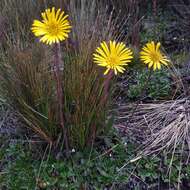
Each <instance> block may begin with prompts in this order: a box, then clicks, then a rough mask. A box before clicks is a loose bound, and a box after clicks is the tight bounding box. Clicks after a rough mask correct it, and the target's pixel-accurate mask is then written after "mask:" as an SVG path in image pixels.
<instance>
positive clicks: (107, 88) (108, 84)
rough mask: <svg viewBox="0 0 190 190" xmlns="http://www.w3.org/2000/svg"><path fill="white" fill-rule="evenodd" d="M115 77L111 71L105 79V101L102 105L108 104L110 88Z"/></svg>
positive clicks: (103, 100)
mask: <svg viewBox="0 0 190 190" xmlns="http://www.w3.org/2000/svg"><path fill="white" fill-rule="evenodd" d="M112 77H113V71H112V70H111V71H110V72H109V73H108V75H107V76H106V78H105V81H104V84H103V86H104V94H103V99H102V104H104V103H106V101H107V99H108V95H109V86H110V81H111V79H112Z"/></svg>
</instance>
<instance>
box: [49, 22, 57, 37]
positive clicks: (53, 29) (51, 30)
mask: <svg viewBox="0 0 190 190" xmlns="http://www.w3.org/2000/svg"><path fill="white" fill-rule="evenodd" d="M47 30H48V33H49V34H50V35H52V36H57V35H58V33H59V25H58V24H57V23H50V24H49V26H48V28H47Z"/></svg>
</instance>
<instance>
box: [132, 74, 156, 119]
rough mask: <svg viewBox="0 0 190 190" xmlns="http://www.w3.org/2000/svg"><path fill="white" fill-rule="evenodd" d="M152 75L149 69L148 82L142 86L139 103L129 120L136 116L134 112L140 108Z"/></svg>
mask: <svg viewBox="0 0 190 190" xmlns="http://www.w3.org/2000/svg"><path fill="white" fill-rule="evenodd" d="M151 75H152V70H149V73H148V77H147V80H146V83H145V84H144V86H143V88H142V91H141V95H140V99H139V100H138V101H137V104H136V106H135V108H134V109H133V110H132V113H131V116H130V118H129V122H130V120H131V119H132V118H133V116H134V114H135V111H136V110H137V108H138V106H139V104H140V102H141V101H142V100H143V99H144V94H145V92H146V88H147V87H148V84H149V81H150V78H151Z"/></svg>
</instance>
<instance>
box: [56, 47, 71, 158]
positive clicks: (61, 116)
mask: <svg viewBox="0 0 190 190" xmlns="http://www.w3.org/2000/svg"><path fill="white" fill-rule="evenodd" d="M54 53H55V55H54V68H53V71H54V77H55V81H56V85H57V86H56V91H57V101H58V104H59V105H58V111H59V119H60V125H61V128H62V129H63V135H64V143H65V148H66V154H68V153H69V143H68V135H67V128H66V127H65V120H64V113H63V105H64V100H63V98H64V96H63V89H62V85H61V70H60V60H61V58H60V44H59V43H56V44H55V51H54Z"/></svg>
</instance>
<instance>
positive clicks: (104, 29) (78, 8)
mask: <svg viewBox="0 0 190 190" xmlns="http://www.w3.org/2000/svg"><path fill="white" fill-rule="evenodd" d="M22 1H23V4H22ZM16 2H17V3H18V5H19V6H20V7H19V8H18V9H17V8H15V9H14V10H13V12H12V13H11V8H13V7H12V6H13V5H12V4H11V1H6V2H4V4H1V6H2V5H3V6H4V11H3V16H4V17H5V18H9V14H11V16H12V20H10V21H9V22H8V24H9V27H8V28H7V29H8V30H7V31H8V32H7V48H6V50H5V51H2V52H1V54H2V56H1V60H0V61H1V71H2V72H1V74H0V77H1V79H2V80H1V85H2V86H3V88H2V89H4V91H3V92H2V94H4V97H5V98H6V100H7V101H8V103H9V104H11V105H12V106H13V107H14V108H15V109H17V111H18V112H19V113H20V115H21V116H22V118H23V120H24V122H25V124H26V126H27V127H29V128H30V129H32V130H33V131H34V132H35V133H36V134H37V135H38V136H39V137H40V138H42V139H43V140H45V141H46V142H48V143H50V144H53V145H55V146H56V145H58V144H60V143H62V139H63V138H62V137H63V132H62V131H61V129H60V126H59V117H58V111H57V105H58V103H57V102H56V98H55V96H56V95H55V91H56V84H55V83H54V82H53V80H52V78H53V76H52V75H53V72H52V71H53V70H52V69H54V68H53V67H52V51H51V48H46V47H45V46H44V45H37V43H32V41H33V37H32V36H31V32H30V27H31V24H32V20H33V19H36V18H38V17H39V16H40V12H42V11H44V7H46V6H48V7H49V6H55V7H58V8H59V6H64V2H63V4H61V5H60V2H58V1H55V2H54V3H52V2H49V1H45V3H43V2H41V1H32V2H30V3H29V4H27V3H26V2H25V1H24V0H16ZM18 5H15V6H16V7H17V6H18ZM25 6H26V9H25ZM21 7H22V8H21ZM35 8H37V9H36V10H35ZM28 9H29V10H28ZM65 9H66V10H67V11H66V12H67V13H68V14H69V19H70V21H71V25H72V33H71V34H70V35H69V39H68V40H67V41H65V42H64V43H63V44H61V48H62V51H61V52H60V57H61V58H62V60H61V63H60V65H61V66H60V67H61V80H62V81H61V85H62V88H63V92H64V106H63V112H64V117H65V118H64V119H65V125H66V127H67V129H68V139H69V147H70V148H76V149H77V148H84V147H85V146H86V145H93V143H94V141H95V140H96V138H97V136H98V135H104V134H106V131H107V127H106V126H107V111H108V109H109V106H110V105H111V104H112V102H111V101H110V97H111V96H112V89H111V88H110V90H109V97H108V99H107V101H105V102H104V103H102V97H103V96H104V93H103V88H104V80H105V77H104V76H103V71H102V69H101V68H98V66H97V65H96V64H94V63H93V58H92V57H93V53H94V51H95V49H96V48H97V47H98V46H99V43H100V42H101V41H103V40H105V41H109V40H110V39H114V40H120V39H122V40H124V41H127V37H128V36H127V35H124V34H125V31H124V30H123V26H124V24H123V22H124V23H125V22H127V20H126V19H125V18H124V17H122V19H121V20H120V24H118V21H119V16H118V17H115V16H113V14H112V13H111V14H107V11H105V7H104V6H103V5H102V4H101V3H98V1H96V0H93V1H88V0H80V1H75V2H74V1H69V2H67V4H66V8H65ZM65 9H64V10H65ZM34 10H35V11H34ZM26 11H27V12H28V13H26ZM13 14H14V15H16V16H15V17H13ZM23 14H24V16H22V15H23ZM10 18H11V17H10ZM24 22H27V24H26V25H25V27H22V26H23V23H24ZM9 29H10V30H9ZM119 31H120V32H119ZM37 41H38V40H37ZM13 81H14V82H13Z"/></svg>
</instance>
